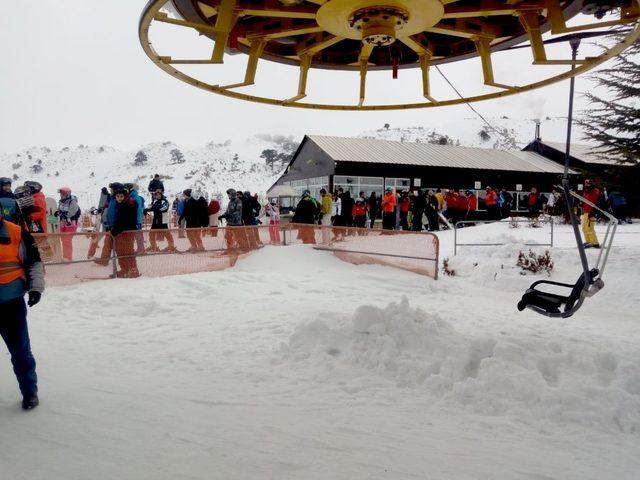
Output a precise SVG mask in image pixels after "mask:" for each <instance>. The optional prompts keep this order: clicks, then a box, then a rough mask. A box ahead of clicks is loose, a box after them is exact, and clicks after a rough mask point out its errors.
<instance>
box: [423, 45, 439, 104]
mask: <svg viewBox="0 0 640 480" xmlns="http://www.w3.org/2000/svg"><path fill="white" fill-rule="evenodd" d="M418 61H419V62H420V70H422V96H423V97H424V98H426V99H427V100H429V101H430V102H433V103H436V102H437V100H436V99H435V98H433V97H432V96H431V91H430V89H431V87H430V83H429V66H430V63H431V53H430V52H429V53H425V54H423V55H420V56H419V57H418Z"/></svg>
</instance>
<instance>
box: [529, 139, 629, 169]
mask: <svg viewBox="0 0 640 480" xmlns="http://www.w3.org/2000/svg"><path fill="white" fill-rule="evenodd" d="M541 142H542V143H543V144H544V145H547V146H549V147H551V148H553V149H554V150H558V151H559V152H564V151H565V149H566V144H564V143H562V142H547V141H545V140H541ZM593 148H594V147H593V146H592V145H584V144H580V143H572V144H571V149H570V153H571V156H572V157H573V158H577V159H578V160H580V161H582V162H585V163H593V164H597V165H619V164H618V162H616V160H615V158H613V157H612V158H602V157H600V156H598V155H597V154H596V153H595V152H594V151H593Z"/></svg>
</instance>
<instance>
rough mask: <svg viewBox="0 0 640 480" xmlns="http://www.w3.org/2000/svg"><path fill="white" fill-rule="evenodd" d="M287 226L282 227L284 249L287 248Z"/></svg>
mask: <svg viewBox="0 0 640 480" xmlns="http://www.w3.org/2000/svg"><path fill="white" fill-rule="evenodd" d="M286 227H287V226H286V225H282V227H280V228H281V229H282V245H283V246H284V247H286V246H287V228H286Z"/></svg>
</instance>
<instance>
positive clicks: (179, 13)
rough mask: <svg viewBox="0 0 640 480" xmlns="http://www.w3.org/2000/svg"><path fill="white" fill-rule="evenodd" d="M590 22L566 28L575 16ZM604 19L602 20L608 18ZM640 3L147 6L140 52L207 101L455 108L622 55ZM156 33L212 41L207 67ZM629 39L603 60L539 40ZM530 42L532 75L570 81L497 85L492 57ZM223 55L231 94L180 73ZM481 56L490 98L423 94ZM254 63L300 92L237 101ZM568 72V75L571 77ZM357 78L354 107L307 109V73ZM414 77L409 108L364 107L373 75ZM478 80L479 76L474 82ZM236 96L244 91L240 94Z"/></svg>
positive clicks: (157, 1) (515, 0)
mask: <svg viewBox="0 0 640 480" xmlns="http://www.w3.org/2000/svg"><path fill="white" fill-rule="evenodd" d="M581 13H582V14H585V15H589V16H592V17H595V21H594V22H591V21H590V20H591V19H590V20H589V21H588V22H587V23H586V24H581V25H579V26H573V27H569V26H567V22H568V21H569V20H570V19H572V18H573V17H575V16H577V15H579V14H581ZM605 16H606V18H604V19H603V17H605ZM639 17H640V0H459V1H456V0H262V1H260V0H151V1H150V2H149V3H148V4H147V5H146V7H145V8H144V11H143V13H142V16H141V18H140V24H139V36H140V42H141V44H142V47H143V49H144V51H145V52H146V54H147V55H148V56H149V58H150V59H151V60H152V61H153V62H154V63H155V64H156V65H158V66H159V67H160V68H161V69H162V70H164V71H165V72H167V73H169V74H170V75H173V76H174V77H176V78H178V79H180V80H182V81H184V82H187V83H189V84H191V85H194V86H196V87H198V88H202V89H204V90H208V91H210V92H213V93H218V94H220V95H225V96H228V97H233V98H237V99H241V100H249V101H253V102H260V103H266V104H271V105H281V106H286V107H298V108H312V109H326V110H393V109H409V108H425V107H435V106H447V105H455V104H461V103H467V102H475V101H479V100H487V99H492V98H498V97H504V96H507V95H513V94H515V93H519V92H524V91H529V90H533V89H536V88H540V87H544V86H547V85H550V84H552V83H555V82H559V81H561V80H564V79H567V78H570V77H572V76H574V75H578V74H581V73H583V72H586V71H587V70H590V69H592V68H594V67H596V66H597V65H599V64H601V63H603V62H604V61H606V60H608V59H609V58H612V57H614V56H615V55H618V54H619V53H620V52H622V51H623V50H624V49H625V48H626V47H628V46H629V45H631V44H632V43H633V42H634V41H636V40H637V39H638V37H640V26H639V24H638V19H639ZM153 23H161V24H166V25H170V26H172V27H174V28H184V29H190V30H193V31H194V35H195V34H199V35H205V36H207V37H209V38H211V40H212V46H211V54H210V55H209V56H207V58H175V57H174V56H171V55H168V54H167V53H166V52H157V51H156V50H155V49H154V47H153V44H152V42H151V39H150V38H149V29H150V26H151V25H152V24H153ZM625 24H627V25H628V26H627V28H625V35H626V36H624V38H623V39H622V40H620V41H619V42H618V43H616V44H614V45H611V46H610V47H609V48H608V49H606V50H604V51H603V52H602V53H601V54H600V55H598V56H594V57H585V58H576V59H570V58H559V59H552V58H548V57H547V52H546V49H545V43H546V42H545V41H543V34H544V33H547V32H548V33H549V34H550V37H551V40H550V41H553V38H554V36H557V35H566V34H575V33H577V32H589V31H593V30H594V29H603V28H609V29H611V28H615V27H616V26H620V25H625ZM524 42H528V43H529V46H530V50H531V59H532V64H533V65H559V66H564V65H566V66H567V68H566V71H563V72H561V73H555V74H553V75H551V76H549V77H547V78H544V79H542V80H538V81H535V82H532V83H528V82H529V80H528V79H527V78H522V82H521V84H519V85H505V84H503V83H501V82H500V79H499V78H495V73H494V68H493V61H494V59H495V58H497V53H498V52H500V51H504V50H508V49H510V48H512V47H514V46H516V45H518V44H522V43H524ZM225 53H227V54H235V53H244V54H246V55H247V66H246V70H245V72H244V77H241V78H238V81H237V82H235V83H232V84H230V85H219V84H215V83H208V82H207V81H205V80H203V79H198V78H195V77H193V76H191V75H189V74H187V73H185V72H183V71H181V70H180V69H179V68H180V66H181V65H203V64H205V65H206V64H222V63H223V62H224V59H225V58H224V57H225ZM474 56H478V57H479V58H480V60H481V65H482V77H481V78H482V82H483V83H484V85H488V86H490V87H494V88H495V91H492V92H489V93H484V94H478V95H474V96H469V97H462V98H458V97H455V98H434V97H433V96H432V95H431V91H430V87H429V69H430V67H431V66H432V65H439V64H443V63H448V62H456V61H459V60H463V59H467V58H471V57H474ZM260 60H270V61H275V62H280V63H284V64H289V65H293V66H296V67H297V68H296V69H294V70H293V71H292V74H293V75H297V76H298V88H297V91H293V92H291V95H290V96H288V98H270V97H267V96H256V95H250V94H247V93H243V92H242V91H241V87H246V86H251V85H254V84H255V81H256V72H257V69H258V64H259V62H260ZM571 67H574V68H571ZM313 68H322V69H334V70H347V71H349V70H351V71H355V72H359V75H360V82H359V91H358V92H354V95H353V98H354V102H353V103H352V104H338V103H335V104H334V103H311V102H305V101H304V99H305V97H306V96H307V79H308V76H309V71H310V69H313ZM405 68H419V69H420V70H421V75H420V78H421V84H420V85H417V86H416V98H423V99H424V101H418V102H415V103H401V102H397V103H394V102H393V96H394V90H393V88H389V95H388V96H389V103H384V104H369V103H367V101H366V100H367V99H366V77H367V72H368V71H371V70H389V71H391V72H393V76H394V77H395V76H396V75H397V74H398V70H400V69H405ZM478 77H480V72H478ZM239 89H240V90H239Z"/></svg>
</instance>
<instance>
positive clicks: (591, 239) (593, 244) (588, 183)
mask: <svg viewBox="0 0 640 480" xmlns="http://www.w3.org/2000/svg"><path fill="white" fill-rule="evenodd" d="M583 196H584V198H586V199H587V200H589V201H590V202H591V203H593V204H594V205H597V204H598V201H599V200H600V189H598V188H596V186H595V185H594V184H593V180H591V179H590V178H587V179H586V180H585V181H584V194H583ZM581 208H582V216H581V218H580V223H582V233H584V239H585V243H584V248H600V242H599V241H598V237H597V236H596V230H595V225H596V214H595V212H594V209H593V207H592V206H591V205H589V204H587V203H584V202H583V203H582V205H581Z"/></svg>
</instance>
